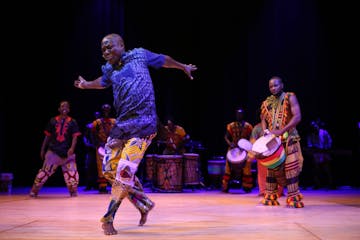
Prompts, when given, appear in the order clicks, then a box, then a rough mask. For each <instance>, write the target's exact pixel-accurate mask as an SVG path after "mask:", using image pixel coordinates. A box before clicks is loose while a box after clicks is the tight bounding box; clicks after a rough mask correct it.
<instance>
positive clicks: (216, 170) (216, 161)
mask: <svg viewBox="0 0 360 240" xmlns="http://www.w3.org/2000/svg"><path fill="white" fill-rule="evenodd" d="M207 170H208V174H207V175H208V183H209V185H210V186H212V187H216V188H218V187H220V186H221V180H222V177H223V175H224V172H225V158H224V157H223V156H214V157H212V159H209V160H208V162H207Z"/></svg>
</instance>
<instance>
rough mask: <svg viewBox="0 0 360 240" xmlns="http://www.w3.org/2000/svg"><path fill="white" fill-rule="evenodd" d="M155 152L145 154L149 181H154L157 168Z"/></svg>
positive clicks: (146, 172)
mask: <svg viewBox="0 0 360 240" xmlns="http://www.w3.org/2000/svg"><path fill="white" fill-rule="evenodd" d="M155 156H156V155H155V154H146V155H145V178H146V180H147V181H152V180H153V176H154V169H155V164H154V162H155Z"/></svg>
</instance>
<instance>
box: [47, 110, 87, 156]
mask: <svg viewBox="0 0 360 240" xmlns="http://www.w3.org/2000/svg"><path fill="white" fill-rule="evenodd" d="M44 133H45V135H46V136H49V137H50V142H49V149H50V150H51V151H53V152H55V153H56V154H58V155H59V156H60V157H63V158H64V157H67V151H68V149H69V148H70V147H71V143H72V138H73V137H75V136H79V135H81V132H80V131H79V126H78V124H77V122H76V120H75V119H73V118H71V117H69V116H68V117H66V118H61V116H56V117H53V118H51V119H50V121H49V123H48V124H47V126H46V128H45V131H44Z"/></svg>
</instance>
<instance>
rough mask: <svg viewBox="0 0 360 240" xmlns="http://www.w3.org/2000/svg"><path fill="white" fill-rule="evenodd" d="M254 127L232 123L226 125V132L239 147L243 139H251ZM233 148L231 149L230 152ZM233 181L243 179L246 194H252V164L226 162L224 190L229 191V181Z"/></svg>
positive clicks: (236, 122)
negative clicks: (239, 142)
mask: <svg viewBox="0 0 360 240" xmlns="http://www.w3.org/2000/svg"><path fill="white" fill-rule="evenodd" d="M252 129H253V126H252V125H251V124H250V123H248V122H245V121H243V122H238V121H235V122H231V123H229V124H227V125H226V131H227V133H228V134H229V135H230V136H231V141H232V143H234V144H235V145H236V146H237V143H238V141H239V140H240V139H241V138H244V139H247V140H248V139H249V138H250V135H251V132H252ZM230 149H231V148H230V147H229V148H228V150H230ZM231 179H237V180H239V179H241V185H242V187H243V189H244V190H245V191H246V192H250V191H251V189H252V188H253V185H254V184H253V177H252V173H251V163H250V162H246V161H245V162H244V163H243V164H231V163H230V162H229V159H226V162H225V172H224V176H223V179H222V190H223V191H224V192H227V191H228V190H229V181H230V180H231Z"/></svg>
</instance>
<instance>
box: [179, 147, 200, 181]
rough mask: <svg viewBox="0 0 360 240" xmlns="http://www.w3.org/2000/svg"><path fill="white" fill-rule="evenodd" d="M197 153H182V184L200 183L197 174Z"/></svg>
mask: <svg viewBox="0 0 360 240" xmlns="http://www.w3.org/2000/svg"><path fill="white" fill-rule="evenodd" d="M199 156H200V155H199V154H197V153H184V154H183V157H184V162H183V165H184V169H183V182H184V185H197V184H200V176H199Z"/></svg>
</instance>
